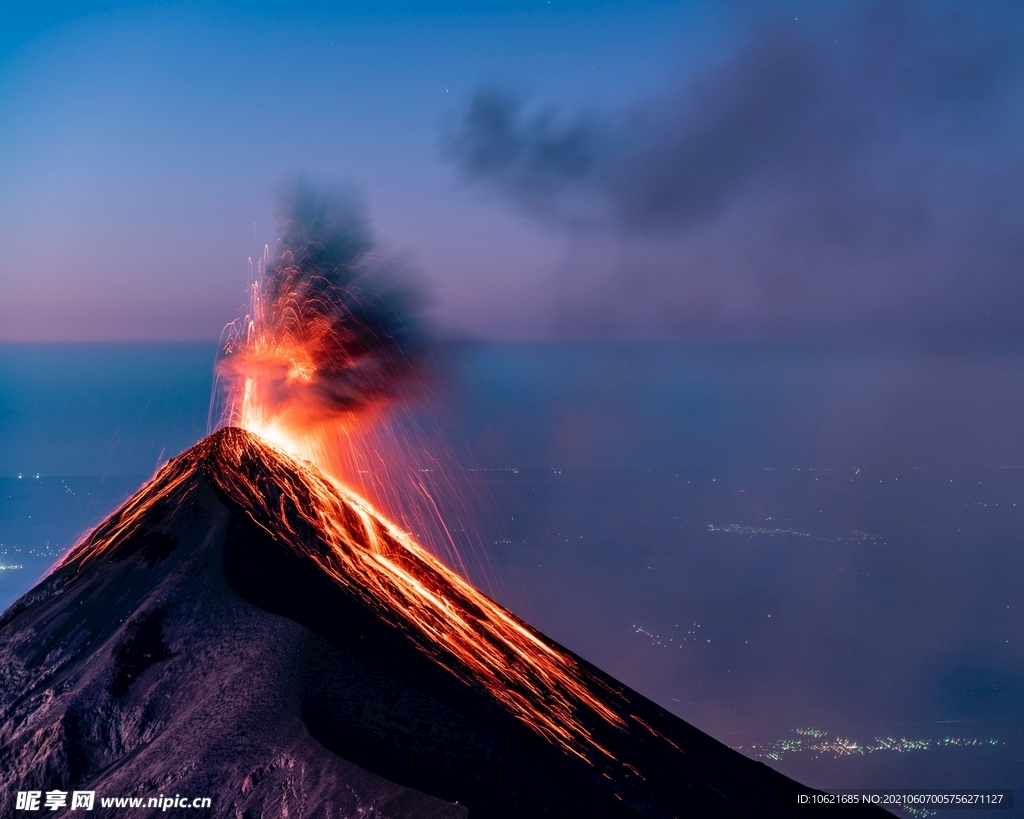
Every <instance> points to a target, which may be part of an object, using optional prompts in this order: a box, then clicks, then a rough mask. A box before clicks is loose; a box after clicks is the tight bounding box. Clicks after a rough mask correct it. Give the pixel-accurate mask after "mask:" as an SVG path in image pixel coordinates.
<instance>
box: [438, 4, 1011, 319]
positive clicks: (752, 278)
mask: <svg viewBox="0 0 1024 819" xmlns="http://www.w3.org/2000/svg"><path fill="white" fill-rule="evenodd" d="M734 11H735V10H734ZM730 19H732V20H733V21H734V22H735V21H737V20H738V21H741V22H740V23H737V24H736V26H735V27H734V28H735V29H736V30H735V31H734V32H733V34H734V36H733V38H732V40H731V42H732V43H733V44H732V45H731V46H729V47H728V48H723V51H722V53H723V55H725V56H724V57H723V58H722V59H721V60H720V61H719V62H718V63H717V64H716V65H714V66H713V67H711V68H706V69H704V70H703V71H701V72H697V73H691V74H690V75H688V76H687V77H686V78H685V80H684V81H682V82H681V83H679V84H678V86H677V88H676V90H675V91H674V92H672V93H669V94H665V95H662V96H651V97H650V98H648V99H646V100H644V101H643V103H642V104H638V105H636V106H635V107H633V108H631V109H630V110H623V111H615V112H605V113H603V114H600V115H599V114H595V113H590V114H588V115H578V116H572V115H568V114H565V113H559V112H556V111H552V110H547V111H541V112H539V113H538V112H533V111H531V109H530V107H529V105H528V103H527V102H526V101H524V100H523V99H522V98H521V97H516V96H514V95H512V94H510V93H508V92H504V91H500V90H494V89H490V90H484V91H481V92H479V93H478V95H477V96H476V98H475V99H474V100H473V101H472V102H471V103H470V105H469V107H468V109H467V110H466V112H465V116H464V118H463V119H462V121H461V124H460V127H459V128H458V130H457V131H456V132H455V133H454V134H453V135H452V136H451V138H450V140H449V143H448V144H449V149H450V152H451V156H452V157H453V158H454V159H455V161H456V162H457V163H458V165H459V166H460V168H461V170H462V171H463V173H464V174H465V176H466V178H468V179H469V180H471V181H473V182H475V183H479V184H483V185H487V186H490V187H491V188H492V189H495V190H497V191H499V192H500V193H501V195H502V196H504V197H506V198H507V199H509V200H511V201H513V202H514V203H516V205H517V206H518V207H519V208H521V209H524V210H525V211H526V212H528V213H531V214H533V215H535V216H537V217H538V218H540V219H542V220H543V221H544V222H545V223H547V224H549V225H557V226H560V227H561V228H563V229H566V230H568V231H569V232H570V235H571V236H572V237H573V240H574V242H575V246H576V247H577V248H578V258H577V259H576V260H575V261H574V267H575V268H577V273H576V274H575V275H576V280H575V282H574V285H573V286H574V287H576V288H579V287H584V288H585V287H588V286H589V287H591V288H592V289H593V292H591V293H590V294H588V295H586V296H584V297H582V301H580V302H579V304H578V305H577V306H580V307H582V308H584V309H581V310H578V311H577V312H576V314H575V317H574V319H573V320H574V321H576V322H577V323H578V322H580V321H582V322H584V323H586V322H587V321H591V320H593V319H594V317H595V316H596V315H597V313H595V312H594V310H598V308H599V307H600V305H598V301H600V300H601V299H602V298H603V299H604V300H605V302H606V303H607V302H608V300H609V299H610V300H612V301H613V302H614V310H613V312H614V313H615V315H616V317H617V319H618V320H620V321H624V322H626V323H627V324H628V323H630V322H632V323H633V324H637V323H640V324H647V325H650V324H651V322H654V323H655V324H657V325H658V326H659V327H661V328H663V329H667V330H668V331H669V332H672V333H675V332H676V331H677V330H678V331H679V332H683V333H684V334H685V333H686V332H690V331H694V328H703V329H697V330H696V331H695V332H696V333H697V334H698V335H699V334H701V333H705V332H710V331H711V330H710V329H709V328H711V329H714V328H717V329H715V332H719V333H721V334H724V335H735V333H736V332H737V328H740V327H742V328H744V332H748V331H749V332H750V333H752V334H754V335H757V334H762V335H763V334H764V333H766V332H767V333H772V334H779V333H782V334H792V335H807V334H811V335H815V336H818V335H821V334H822V333H825V334H826V335H830V334H836V333H839V334H845V335H849V334H851V333H852V334H860V335H863V334H866V333H883V334H894V333H896V334H899V333H911V334H920V333H926V334H932V335H934V334H938V335H950V334H953V335H957V336H963V335H965V334H966V335H978V334H981V335H990V334H992V333H1004V334H1005V333H1007V332H1014V333H1017V332H1018V331H1020V330H1022V329H1024V283H1022V282H1021V279H1022V276H1021V273H1022V272H1024V270H1022V261H1024V256H1022V251H1024V243H1022V241H1021V231H1020V217H1021V214H1022V211H1021V205H1020V203H1021V202H1022V201H1024V165H1022V162H1021V158H1020V149H1019V145H1020V144H1021V140H1020V137H1021V136H1024V134H1022V130H1024V129H1022V128H1021V125H1022V122H1021V115H1020V113H1019V111H1020V104H1019V100H1020V99H1021V98H1022V97H1021V94H1022V92H1024V71H1022V60H1021V56H1022V55H1024V17H1022V10H1021V7H1020V6H1019V5H1018V4H1013V3H998V2H992V3H975V4H953V3H942V2H928V3H925V2H921V3H914V2H895V1H893V2H875V3H852V4H844V5H830V6H829V7H828V10H827V11H825V10H824V8H823V7H821V4H816V5H810V6H806V7H804V11H802V12H797V13H795V14H793V15H792V16H781V15H780V16H779V17H777V18H766V17H760V18H758V19H756V20H753V19H751V16H750V15H745V14H742V13H734V14H733V16H732V17H731V18H730ZM740 29H742V30H740ZM613 245H614V248H615V249H614V250H613V249H612V246H613ZM611 257H615V261H614V262H610V261H609V259H610V258H611ZM580 265H589V266H590V267H589V268H588V269H589V270H591V272H592V273H593V274H594V275H593V276H591V277H590V279H589V280H588V279H587V277H586V275H585V274H584V273H583V272H580ZM613 268H614V269H613ZM588 281H589V284H588ZM570 289H571V288H570ZM598 291H601V292H602V293H604V295H603V296H599V295H598ZM588 299H589V301H588ZM598 312H599V310H598ZM602 321H603V319H602ZM584 332H586V330H584Z"/></svg>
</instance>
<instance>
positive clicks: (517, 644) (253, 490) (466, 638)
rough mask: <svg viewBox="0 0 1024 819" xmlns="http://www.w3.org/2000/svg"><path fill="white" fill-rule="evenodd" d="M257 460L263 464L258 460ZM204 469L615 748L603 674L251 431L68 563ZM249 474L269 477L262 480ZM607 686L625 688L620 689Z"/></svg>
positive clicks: (555, 725) (339, 577)
mask: <svg viewBox="0 0 1024 819" xmlns="http://www.w3.org/2000/svg"><path fill="white" fill-rule="evenodd" d="M253 462H258V466H259V469H253V468H251V467H252V466H253V465H254V464H253ZM201 474H205V477H206V478H207V479H209V480H210V481H211V482H212V483H213V485H214V486H215V487H216V488H217V489H218V490H219V491H220V492H221V493H223V495H224V496H225V497H226V498H227V499H228V500H229V501H230V502H231V503H232V504H234V505H235V506H236V507H238V508H240V509H241V510H243V511H244V512H245V513H246V515H247V516H248V517H249V518H251V519H252V520H253V521H254V522H255V523H257V525H261V526H262V524H261V523H260V522H261V521H264V520H268V519H269V520H276V521H282V522H284V524H285V525H284V526H283V527H282V528H281V529H278V530H276V531H274V532H272V533H271V534H273V535H274V536H275V537H278V538H282V537H283V538H285V539H286V541H287V545H288V546H289V547H291V549H293V550H294V551H295V552H296V553H299V554H302V555H305V556H307V557H308V558H311V559H312V560H314V561H315V562H316V563H317V564H318V565H319V566H320V567H321V568H322V569H323V570H324V571H325V572H326V573H327V574H329V575H330V576H331V577H332V578H333V579H334V580H335V581H336V582H337V583H338V584H339V585H340V586H342V587H343V588H345V589H346V590H348V591H350V592H352V593H355V594H356V595H358V596H359V597H360V598H361V599H363V601H364V602H365V603H367V604H368V605H370V606H371V607H373V609H374V610H375V611H377V612H378V614H379V615H380V616H381V617H383V618H384V619H385V620H387V621H389V622H391V623H393V624H394V625H397V626H399V627H401V628H403V629H404V630H405V631H406V632H407V633H410V634H412V635H413V638H414V639H415V641H416V644H417V645H418V647H419V648H420V649H421V650H422V651H424V652H425V653H426V654H428V655H429V656H430V657H431V658H432V659H434V660H435V661H437V662H439V663H441V664H442V665H443V666H445V667H446V668H447V669H448V670H449V671H450V672H451V673H453V674H455V675H456V676H457V677H459V678H460V679H462V680H463V681H465V682H467V683H470V684H478V685H480V686H482V687H483V688H484V689H485V690H486V691H487V692H488V693H489V694H490V695H491V696H492V697H494V699H496V700H497V701H498V702H500V703H502V704H503V705H504V706H505V707H506V708H508V709H509V711H511V712H512V713H513V714H514V715H515V716H516V717H517V718H518V719H520V720H521V721H522V722H524V723H526V724H527V725H528V726H529V727H530V728H532V729H533V730H534V731H536V732H537V733H539V734H541V735H542V736H544V737H546V738H547V739H548V740H550V741H552V742H555V743H557V744H558V745H559V746H561V747H562V748H563V749H564V750H566V751H568V752H570V753H572V754H575V755H576V756H579V757H581V758H583V759H585V760H587V761H593V756H592V752H594V751H597V752H599V753H601V754H602V755H604V756H605V757H606V758H607V757H610V754H609V752H608V751H606V750H605V749H604V748H603V747H602V746H601V745H600V744H598V743H597V741H596V740H594V739H593V737H592V736H591V733H590V732H589V731H588V730H587V729H586V728H585V727H584V725H583V721H582V720H581V718H580V711H581V709H584V708H585V709H589V710H590V711H592V712H594V713H596V714H597V715H599V716H600V717H601V718H602V719H603V720H605V721H606V722H608V723H610V724H612V725H614V726H617V727H622V728H624V727H625V726H626V722H625V720H624V719H623V718H622V717H621V716H620V715H619V714H618V713H617V712H616V709H615V708H614V707H613V706H612V705H611V704H610V703H609V702H606V701H605V700H604V699H602V698H601V697H600V696H599V695H597V694H595V693H594V691H595V689H597V690H598V691H600V690H601V689H602V686H601V685H600V684H598V683H596V681H595V680H593V679H590V678H589V675H587V674H586V672H585V671H584V670H583V669H581V668H580V667H579V665H578V664H577V663H576V662H575V661H574V660H573V659H572V658H571V657H569V656H568V655H567V654H565V653H564V652H562V651H560V650H559V649H558V648H557V647H555V646H552V645H551V644H549V643H548V642H547V641H545V640H544V639H543V638H542V637H541V636H540V635H538V634H537V633H536V632H535V631H534V630H533V629H531V628H530V627H529V626H527V625H526V624H525V623H523V622H522V621H520V620H519V619H518V618H516V617H515V616H514V615H512V614H511V613H510V612H508V611H506V610H505V609H504V608H502V607H501V606H500V605H498V604H497V603H495V602H494V601H493V600H491V599H490V598H488V597H487V596H486V595H484V594H482V593H481V592H479V591H478V590H477V589H475V588H474V587H473V586H472V585H470V584H469V583H468V582H466V581H465V580H463V578H462V577H460V576H459V575H458V574H456V573H455V572H453V571H452V570H451V569H449V568H448V567H447V566H445V565H444V564H443V563H442V562H441V561H439V560H438V559H437V558H435V557H434V556H433V555H432V554H430V552H429V551H427V550H426V549H425V548H424V547H423V546H421V545H420V544H419V543H417V542H416V540H415V539H413V538H412V537H411V536H410V535H408V534H407V533H405V532H403V531H402V530H401V529H399V528H398V527H397V526H395V524H393V523H392V522H391V521H389V520H388V519H387V518H386V517H384V516H383V515H382V514H380V512H378V511H377V510H376V509H374V508H373V507H372V506H371V505H370V503H369V502H367V501H366V500H364V499H363V498H361V497H359V496H358V495H356V494H355V493H353V492H352V491H351V490H349V489H347V488H346V487H344V486H343V485H342V484H340V483H339V482H338V481H336V480H334V479H333V478H331V477H330V476H328V475H326V474H324V473H323V472H322V471H320V470H319V469H317V468H316V466H315V465H313V464H311V463H309V462H307V461H302V460H299V459H296V458H293V457H291V456H290V455H288V454H287V453H285V452H283V451H282V450H280V449H278V448H276V447H274V446H272V445H270V444H269V443H268V442H266V441H264V440H262V439H260V438H259V437H257V436H256V435H253V434H252V433H248V432H246V431H243V430H240V429H237V428H228V429H224V430H221V431H220V432H218V433H215V434H214V435H212V436H210V437H209V438H207V439H206V440H205V441H203V442H201V443H200V444H198V445H197V446H196V447H194V448H193V449H191V450H189V451H188V452H186V453H185V454H183V455H181V456H179V457H178V458H175V459H174V460H172V461H170V462H169V463H168V464H166V465H165V466H164V467H163V468H162V469H161V470H160V471H159V472H158V473H157V474H156V476H155V477H154V478H153V479H152V481H151V482H150V484H149V485H148V486H146V487H144V489H143V491H141V492H140V493H139V494H138V495H137V496H136V497H135V498H133V499H132V500H131V501H129V502H128V503H127V504H126V505H125V506H124V507H122V508H121V509H120V510H119V511H118V512H117V513H116V514H115V515H114V516H113V517H112V518H111V519H110V520H109V521H108V522H107V523H106V524H105V525H104V526H103V527H101V528H100V529H99V530H97V531H96V532H95V533H94V534H93V536H92V537H91V538H90V539H89V540H88V541H86V542H85V543H84V544H83V545H82V546H81V547H79V548H78V549H76V550H75V551H73V552H72V553H71V554H70V555H69V556H68V558H67V559H66V560H65V561H64V563H65V564H71V563H85V562H86V561H89V560H91V559H93V558H95V557H97V556H99V555H101V554H103V553H104V552H106V551H108V550H110V549H112V548H114V547H115V546H116V544H118V543H121V542H123V541H124V540H125V539H126V538H129V537H130V536H131V535H132V534H133V533H134V531H135V529H136V528H137V526H138V524H139V521H141V520H142V519H143V518H144V517H146V516H147V515H148V514H150V513H151V512H152V511H153V509H154V507H155V506H156V505H157V504H160V503H164V502H169V503H171V504H173V503H174V502H175V499H176V498H178V497H180V495H181V494H182V493H183V492H187V491H188V490H189V489H191V484H192V483H194V481H195V480H196V476H197V475H201ZM249 475H259V476H262V477H261V479H259V480H257V481H255V482H254V481H253V480H251V479H250V478H249V477H248V476H249ZM268 475H269V476H270V479H267V478H266V476H268ZM264 528H265V527H264ZM324 547H326V548H324ZM607 694H608V699H613V698H614V697H615V695H614V693H613V692H612V691H610V690H609V691H607Z"/></svg>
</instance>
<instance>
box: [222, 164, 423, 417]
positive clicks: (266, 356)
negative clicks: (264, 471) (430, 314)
mask: <svg viewBox="0 0 1024 819" xmlns="http://www.w3.org/2000/svg"><path fill="white" fill-rule="evenodd" d="M276 216H277V219H278V224H279V229H280V237H281V238H280V239H279V240H278V242H277V245H276V248H275V252H274V254H273V257H272V258H266V259H264V261H263V263H262V264H261V271H260V276H259V280H258V281H257V282H256V284H255V285H254V288H253V295H252V300H251V305H250V310H249V315H248V316H247V317H246V319H245V327H244V328H243V331H242V332H235V333H234V335H233V337H232V338H229V340H228V342H227V344H226V345H225V355H224V358H223V359H222V360H221V362H220V364H219V366H218V373H219V374H221V375H224V376H226V377H227V378H228V379H229V380H230V381H232V382H233V383H234V385H235V387H234V388H233V391H234V392H235V393H238V388H237V385H238V382H240V381H244V380H245V379H249V389H252V388H253V385H254V384H255V385H257V388H258V389H260V390H261V393H262V394H261V396H260V403H261V405H262V406H263V407H264V409H267V408H269V409H270V410H271V411H279V412H281V413H283V414H286V415H289V416H292V418H291V420H292V421H295V420H296V417H295V416H298V420H300V421H301V422H304V423H310V422H316V421H319V420H324V419H327V418H330V417H332V416H335V415H339V414H343V413H351V412H356V411H360V410H363V409H366V408H369V407H372V406H375V405H379V404H381V403H384V402H387V401H388V400H390V399H393V398H394V397H396V396H397V395H398V394H399V393H400V392H401V391H402V389H403V388H404V387H405V385H406V384H407V383H408V382H409V380H410V379H411V378H412V377H413V376H414V375H415V374H416V373H417V371H418V368H419V364H420V362H421V359H422V353H423V351H424V349H425V343H426V342H425V334H424V330H423V322H422V321H421V317H420V313H419V308H420V305H421V299H420V292H419V290H418V289H417V287H416V286H415V284H414V282H413V281H412V278H411V277H410V275H409V273H408V272H407V271H406V270H404V269H403V268H401V267H400V266H399V265H398V264H397V263H395V262H394V261H392V260H390V259H388V258H386V257H384V256H382V255H380V254H378V253H375V252H374V247H375V241H374V236H373V232H372V230H371V227H370V222H369V218H368V217H367V214H366V210H365V207H364V206H363V204H362V202H361V200H360V198H359V197H358V196H357V195H356V194H355V193H354V192H353V191H351V190H346V189H343V188H329V187H325V186H321V185H316V184H314V183H312V182H310V181H308V180H304V179H300V180H296V181H293V182H292V183H290V184H289V185H287V186H286V187H284V188H282V190H281V191H280V193H279V196H278V203H277V208H276ZM236 397H237V396H236Z"/></svg>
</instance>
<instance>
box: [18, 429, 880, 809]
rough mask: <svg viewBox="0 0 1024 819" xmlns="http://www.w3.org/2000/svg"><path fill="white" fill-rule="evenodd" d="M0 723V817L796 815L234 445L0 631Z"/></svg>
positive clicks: (675, 725) (727, 752) (45, 588)
mask: <svg viewBox="0 0 1024 819" xmlns="http://www.w3.org/2000/svg"><path fill="white" fill-rule="evenodd" d="M0 714H2V727H0V813H2V815H4V816H10V815H19V814H17V813H16V811H15V805H14V804H13V802H14V795H15V793H16V792H17V791H25V790H29V789H31V790H39V791H49V790H57V789H59V790H62V791H70V790H72V789H76V790H93V791H96V792H97V794H98V795H110V796H125V797H144V798H149V797H156V796H158V795H165V794H166V795H175V794H183V795H184V794H188V795H190V796H202V797H210V798H212V805H213V807H212V808H210V809H209V810H208V811H205V812H203V814H202V815H210V816H216V817H233V818H234V819H256V817H267V818H268V819H269V817H284V816H287V817H291V818H292V819H295V817H357V816H377V817H394V818H395V819H398V817H437V818H438V819H441V817H462V816H466V815H469V816H471V817H523V816H537V815H545V816H558V817H577V816H578V817H631V816H636V817H682V816H700V817H704V816H708V817H711V816H713V817H741V816H760V817H763V816H796V815H803V814H806V813H807V812H808V811H813V809H812V808H807V807H804V808H801V807H799V806H798V805H797V799H796V797H797V794H798V793H799V792H803V791H805V789H803V788H800V786H799V785H798V784H797V783H795V782H793V781H792V780H789V779H787V778H785V777H784V776H782V775H781V774H778V773H776V772H774V771H772V770H771V769H770V768H768V767H766V766H764V765H762V764H760V763H757V762H754V761H751V760H749V759H746V758H745V757H743V756H741V755H740V754H738V753H736V752H735V751H732V750H731V749H729V748H727V747H726V746H724V745H722V744H721V743H719V742H717V741H716V740H714V739H712V738H711V737H709V736H707V735H706V734H703V733H701V732H700V731H698V730H697V729H695V728H693V727H692V726H690V725H688V724H686V723H685V722H683V721H682V720H680V719H678V718H676V717H675V716H673V715H671V714H669V713H668V712H667V711H665V710H664V709H662V708H660V707H658V706H657V705H655V704H654V703H652V702H650V701H649V700H647V699H645V698H644V697H642V696H640V695H639V694H637V693H635V692H633V691H631V690H629V689H628V688H626V687H625V686H623V685H621V684H620V683H618V682H616V681H615V680H613V679H612V678H610V677H609V676H607V675H606V674H604V673H602V672H601V671H599V670H598V669H596V668H594V667H593V666H591V665H589V664H588V663H586V662H585V661H584V660H582V659H580V658H578V657H576V656H575V655H573V654H572V653H571V652H569V651H567V650H566V649H564V648H561V647H560V646H558V645H556V644H554V643H553V642H552V641H550V640H548V639H547V638H546V637H544V636H543V635H542V634H540V633H538V632H536V631H535V630H533V629H532V628H530V627H529V626H528V625H526V624H525V623H523V622H522V621H520V620H519V619H517V618H516V617H515V616H514V615H512V614H511V613H509V612H508V611H506V610H505V609H503V608H502V607H501V606H499V605H498V604H496V603H494V602H493V601H491V600H490V599H489V598H487V597H485V596H484V595H482V594H481V593H480V592H478V591H477V590H476V589H474V588H473V587H472V586H471V585H469V584H468V583H466V582H465V581H464V580H463V579H462V578H461V577H459V576H458V575H457V574H455V573H453V572H452V571H450V570H449V569H448V568H447V567H446V566H444V564H442V563H441V562H439V561H438V560H436V559H435V558H434V557H432V556H431V555H430V553H429V552H427V551H426V550H425V549H423V548H422V547H420V546H419V545H418V544H417V543H416V542H415V541H414V540H412V539H411V538H410V537H409V536H408V535H407V534H405V533H404V532H402V531H401V530H399V529H398V528H397V527H395V526H394V525H393V524H391V523H390V522H389V521H387V520H386V519H385V518H384V517H383V516H381V515H379V514H378V513H377V512H376V511H375V510H374V509H373V508H372V507H371V506H370V505H369V504H368V503H367V502H366V501H364V500H363V499H361V498H360V497H358V496H356V495H354V494H353V493H351V492H350V491H349V490H347V489H346V488H345V487H343V486H341V485H340V484H338V483H336V482H335V481H333V480H332V479H330V478H328V477H326V476H325V475H323V474H322V473H320V472H319V471H318V470H317V469H316V468H315V467H314V466H312V465H311V464H309V463H307V462H303V461H298V460H295V459H293V458H291V457H289V456H287V455H284V454H283V453H281V452H280V451H278V450H276V449H274V448H272V447H270V446H268V445H267V444H266V443H265V442H264V441H263V440H262V439H260V438H258V437H257V436H255V435H252V434H250V433H248V432H244V431H242V430H240V429H236V428H228V429H223V430H221V431H220V432H217V433H215V434H214V435H212V436H210V437H209V438H207V439H206V440H204V441H202V442H200V443H199V444H197V445H196V446H195V447H193V448H192V449H190V450H189V451H187V452H185V453H184V454H182V455H180V456H179V457H178V458H175V459H174V460H172V461H171V462H169V463H168V464H167V465H165V466H164V467H163V468H162V469H161V470H160V471H159V472H158V473H157V475H156V476H155V477H154V478H153V480H152V481H150V482H149V483H148V484H147V485H146V486H144V487H143V488H142V489H141V490H140V492H139V493H138V494H137V495H135V497H133V498H132V499H130V500H129V501H128V502H127V503H126V504H125V505H124V506H123V507H122V508H121V509H119V510H118V511H117V512H115V513H114V514H113V515H112V516H111V517H110V518H108V519H107V520H106V521H105V522H104V523H103V524H101V525H100V526H99V527H98V528H97V529H96V530H95V531H94V532H93V533H92V534H91V535H90V536H89V537H88V538H86V539H85V540H84V541H83V542H82V543H81V544H80V545H79V546H77V547H76V548H75V549H74V550H73V551H72V552H71V553H70V554H69V555H68V556H67V557H66V558H65V559H64V560H63V561H62V563H61V564H60V565H59V566H58V567H57V568H56V569H55V570H54V571H53V572H52V573H51V574H50V575H49V576H48V577H47V578H46V579H45V580H43V581H42V582H41V583H40V584H39V585H37V586H36V587H35V588H34V589H33V590H32V591H30V592H29V593H28V594H26V595H25V596H24V597H22V598H21V599H20V600H19V601H17V602H16V603H15V604H14V605H13V606H12V607H11V608H10V609H9V610H8V611H7V612H6V613H5V614H4V615H3V617H2V618H0ZM96 809H97V811H98V812H97V813H93V814H92V815H101V816H102V815H106V814H107V813H109V815H111V816H114V815H121V813H122V812H121V811H118V810H116V809H112V808H103V807H102V806H101V805H100V804H99V802H97V805H96ZM830 810H831V811H834V810H835V809H834V808H831V809H830ZM860 810H861V811H863V812H865V815H868V813H870V814H871V815H876V814H877V815H879V816H881V815H885V814H884V813H883V812H881V811H878V810H874V809H869V808H861V809H860ZM152 812H153V813H155V812H156V811H155V810H154V811H152ZM134 813H136V814H137V815H141V814H138V812H137V811H136V812H134ZM188 813H189V815H200V814H199V813H198V812H197V811H189V812H188ZM25 815H28V814H25ZM69 815H72V814H70V813H69ZM73 815H78V814H77V813H75V814H73ZM147 815H148V814H147Z"/></svg>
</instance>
